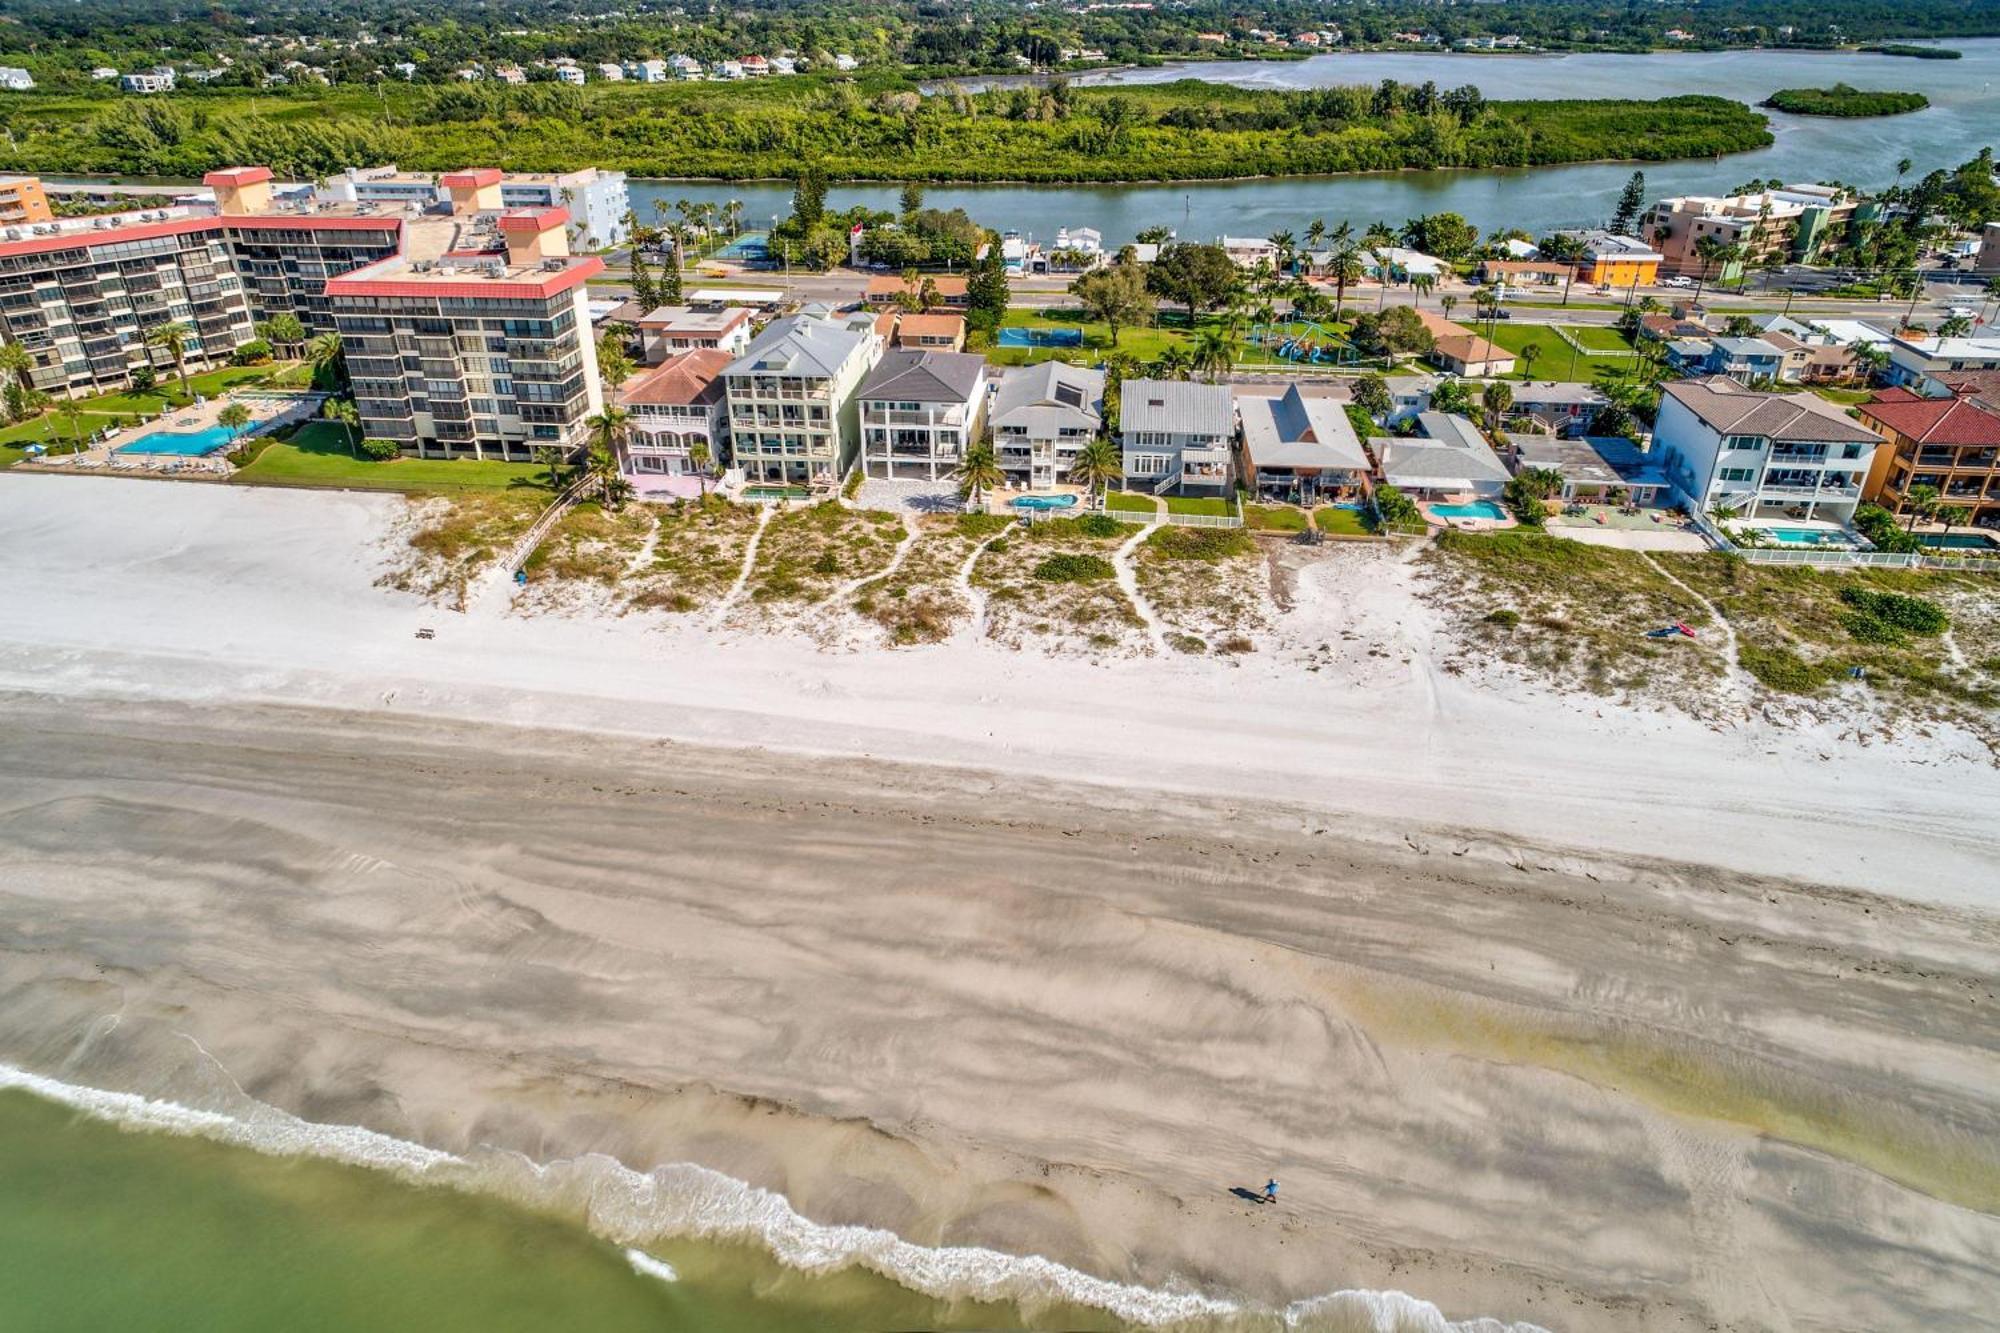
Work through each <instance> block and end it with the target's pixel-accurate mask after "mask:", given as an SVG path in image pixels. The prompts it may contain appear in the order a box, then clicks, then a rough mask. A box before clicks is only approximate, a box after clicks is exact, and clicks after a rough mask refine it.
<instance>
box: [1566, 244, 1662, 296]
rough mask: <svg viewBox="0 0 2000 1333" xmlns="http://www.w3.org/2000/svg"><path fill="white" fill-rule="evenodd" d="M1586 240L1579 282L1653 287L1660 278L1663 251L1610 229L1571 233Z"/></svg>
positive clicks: (1609, 285) (1613, 285)
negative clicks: (1661, 253)
mask: <svg viewBox="0 0 2000 1333" xmlns="http://www.w3.org/2000/svg"><path fill="white" fill-rule="evenodd" d="M1571 235H1574V236H1575V237H1576V238H1577V239H1578V240H1579V241H1582V242H1583V255H1582V258H1581V259H1580V260H1579V261H1578V263H1577V266H1576V278H1577V281H1578V282H1587V283H1592V284H1594V285H1596V286H1599V287H1631V286H1635V285H1636V286H1640V287H1651V286H1652V285H1653V284H1654V283H1656V282H1658V281H1659V280H1660V252H1659V251H1657V250H1652V249H1649V248H1647V246H1646V245H1645V244H1644V243H1643V242H1641V241H1637V240H1634V239H1633V238H1632V237H1630V236H1620V235H1618V234H1617V233H1615V232H1609V231H1585V232H1572V233H1571Z"/></svg>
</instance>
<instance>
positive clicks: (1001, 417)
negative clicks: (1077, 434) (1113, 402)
mask: <svg viewBox="0 0 2000 1333" xmlns="http://www.w3.org/2000/svg"><path fill="white" fill-rule="evenodd" d="M1066 398H1075V399H1076V400H1077V401H1076V402H1074V403H1072V402H1068V401H1066ZM1103 419H1104V372H1103V371H1101V370H1091V369H1090V368H1088V367H1086V366H1072V365H1070V364H1069V363H1068V362H1067V361H1041V362H1037V363H1036V364H1035V365H1032V366H1022V367H1019V368H1018V369H1012V370H1009V371H1008V372H1007V373H1006V374H1005V375H1004V376H1003V377H1002V378H1001V380H1000V388H999V391H998V392H997V393H995V394H994V395H993V424H994V425H995V426H1001V425H1009V426H1025V427H1026V428H1027V429H1028V432H1029V434H1031V435H1036V434H1050V433H1053V432H1054V431H1055V430H1057V429H1059V428H1060V427H1063V426H1070V427H1087V428H1088V429H1091V430H1095V429H1096V428H1097V426H1098V425H1099V424H1100V423H1101V422H1102V421H1103Z"/></svg>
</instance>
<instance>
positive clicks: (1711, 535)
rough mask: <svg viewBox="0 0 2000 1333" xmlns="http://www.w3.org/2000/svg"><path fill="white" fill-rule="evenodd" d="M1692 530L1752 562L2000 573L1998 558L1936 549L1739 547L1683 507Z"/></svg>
mask: <svg viewBox="0 0 2000 1333" xmlns="http://www.w3.org/2000/svg"><path fill="white" fill-rule="evenodd" d="M1686 508H1687V513H1688V517H1689V518H1690V519H1691V520H1693V522H1694V526H1695V530H1696V531H1698V532H1700V533H1701V535H1702V536H1704V537H1706V538H1707V539H1708V541H1709V544H1710V545H1712V546H1713V547H1715V549H1716V550H1718V551H1723V552H1726V553H1729V554H1732V555H1739V556H1742V557H1743V559H1744V560H1746V561H1748V562H1749V563H1750V564H1753V565H1805V566H1808V567H1813V568H1821V569H1955V570H1968V571H1971V572H1974V573H1983V574H2000V560H1995V559H1990V558H1988V559H1981V558H1980V557H1979V556H1976V555H1975V556H1961V555H1943V554H1940V553H1938V552H1935V551H1928V550H1926V551H1853V550H1829V549H1827V548H1826V547H1814V546H1808V547H1771V546H1738V545H1737V544H1736V543H1735V542H1732V541H1730V540H1729V538H1728V537H1727V536H1725V535H1724V534H1723V531H1722V529H1721V528H1719V527H1717V526H1716V525H1715V523H1714V522H1713V521H1712V520H1710V518H1709V517H1708V515H1706V514H1704V513H1702V512H1701V510H1699V509H1697V508H1695V507H1694V506H1693V505H1688V506H1686Z"/></svg>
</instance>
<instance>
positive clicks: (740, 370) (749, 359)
mask: <svg viewBox="0 0 2000 1333" xmlns="http://www.w3.org/2000/svg"><path fill="white" fill-rule="evenodd" d="M881 350H882V340H881V338H880V337H879V336H877V335H876V334H875V333H874V332H873V330H872V329H870V328H868V327H866V326H863V327H860V328H856V327H854V326H852V325H850V324H842V323H835V322H834V321H832V320H825V319H810V318H807V317H805V316H803V315H792V316H789V317H787V318H785V319H780V320H775V321H773V322H772V323H771V324H770V326H769V327H767V328H766V329H765V330H764V331H763V332H762V333H760V334H758V335H757V337H756V338H755V339H754V340H753V341H752V342H751V344H750V347H749V349H748V350H747V351H745V352H744V353H743V355H742V356H740V357H738V358H737V359H736V360H735V361H733V362H731V363H730V365H729V367H728V368H727V369H726V370H724V371H723V382H724V384H725V386H726V391H727V393H728V396H729V448H730V455H731V457H732V458H733V459H734V460H735V466H736V467H738V468H740V469H742V471H743V475H744V478H745V479H746V480H748V481H751V482H781V483H786V484H790V485H803V484H808V483H817V484H821V485H832V484H833V483H834V482H835V481H837V480H838V479H839V477H840V476H841V474H842V473H844V472H845V471H846V470H847V466H848V464H849V463H850V462H852V461H853V459H854V455H855V451H856V450H857V449H859V448H860V443H861V431H860V422H859V412H858V410H857V408H856V405H855V401H854V391H855V390H856V389H858V388H860V387H861V382H862V380H864V379H865V378H867V375H868V372H869V371H870V370H872V369H874V367H875V362H876V360H877V359H878V358H879V357H880V356H881Z"/></svg>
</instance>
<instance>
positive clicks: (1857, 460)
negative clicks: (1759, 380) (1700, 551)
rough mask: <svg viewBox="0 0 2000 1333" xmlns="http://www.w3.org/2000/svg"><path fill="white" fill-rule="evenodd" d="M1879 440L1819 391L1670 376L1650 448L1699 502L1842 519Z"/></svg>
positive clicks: (1768, 514) (1754, 512)
mask: <svg viewBox="0 0 2000 1333" xmlns="http://www.w3.org/2000/svg"><path fill="white" fill-rule="evenodd" d="M1881 443H1882V441H1881V438H1880V437H1879V436H1877V435H1876V434H1875V433H1874V432H1873V431H1871V430H1869V429H1868V428H1867V427H1866V426H1864V425H1862V424H1861V423H1860V422H1857V421H1855V420H1853V419H1851V418H1849V417H1848V416H1847V415H1846V414H1844V413H1843V412H1842V411H1841V410H1840V408H1838V407H1837V406H1835V405H1834V404H1832V403H1829V402H1828V401H1827V400H1825V399H1824V398H1821V397H1819V396H1818V395H1817V394H1811V393H1765V392H1760V391H1757V390H1753V389H1746V388H1744V387H1743V386H1742V385H1740V384H1738V383H1737V382H1736V381H1734V380H1731V379H1724V378H1711V379H1699V380H1683V381H1681V382H1679V383H1676V384H1669V385H1667V386H1666V389H1665V391H1664V392H1663V393H1662V395H1661V398H1660V414H1659V419H1658V421H1657V422H1656V423H1655V424H1654V428H1653V451H1654V452H1655V453H1657V454H1659V455H1660V461H1661V466H1662V467H1663V468H1664V469H1665V471H1666V474H1667V477H1668V479H1669V480H1670V481H1671V482H1672V483H1673V486H1674V489H1675V490H1676V491H1678V492H1679V493H1680V494H1681V495H1682V496H1684V497H1686V499H1687V501H1688V503H1690V504H1693V505H1697V506H1699V507H1700V508H1701V509H1702V510H1703V511H1704V512H1708V513H1711V514H1712V513H1714V512H1715V511H1716V510H1718V509H1724V508H1726V509H1729V510H1731V511H1733V512H1734V513H1736V514H1739V515H1741V516H1742V517H1744V518H1747V519H1759V518H1805V519H1820V520H1824V521H1827V522H1832V523H1839V524H1843V525H1845V524H1846V523H1848V522H1850V521H1851V520H1852V519H1853V517H1854V508H1855V505H1856V504H1858V503H1859V502H1860V499H1861V492H1862V484H1863V482H1864V481H1865V479H1866V478H1867V476H1868V473H1869V470H1870V468H1871V466H1872V465H1873V461H1874V456H1875V451H1876V449H1877V448H1878V447H1880V445H1881Z"/></svg>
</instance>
